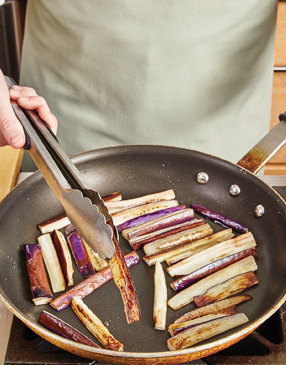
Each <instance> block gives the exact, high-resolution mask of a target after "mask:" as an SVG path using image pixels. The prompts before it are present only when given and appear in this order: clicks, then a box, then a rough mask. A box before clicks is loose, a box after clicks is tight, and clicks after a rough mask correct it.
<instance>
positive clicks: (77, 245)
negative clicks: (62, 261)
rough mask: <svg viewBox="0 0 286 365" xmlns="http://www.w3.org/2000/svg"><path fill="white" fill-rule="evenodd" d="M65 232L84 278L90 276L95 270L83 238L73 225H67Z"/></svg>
mask: <svg viewBox="0 0 286 365" xmlns="http://www.w3.org/2000/svg"><path fill="white" fill-rule="evenodd" d="M65 233H66V237H67V241H68V244H69V246H70V249H71V252H72V254H73V257H74V259H75V263H76V266H77V268H78V270H79V272H80V273H81V275H82V276H83V277H84V278H88V277H89V276H91V275H93V274H94V273H95V270H94V268H93V266H92V264H91V262H90V259H89V257H88V253H87V251H86V248H85V246H84V243H83V241H82V238H81V237H80V235H79V234H78V232H77V231H76V229H75V227H74V226H72V225H69V226H67V228H66V230H65Z"/></svg>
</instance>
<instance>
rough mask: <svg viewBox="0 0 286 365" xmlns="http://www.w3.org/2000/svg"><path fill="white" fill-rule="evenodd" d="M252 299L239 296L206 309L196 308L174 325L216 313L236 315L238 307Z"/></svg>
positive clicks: (177, 320)
mask: <svg viewBox="0 0 286 365" xmlns="http://www.w3.org/2000/svg"><path fill="white" fill-rule="evenodd" d="M251 299H252V297H251V296H250V295H247V294H244V295H237V296H235V297H231V298H227V299H223V300H220V301H219V302H215V303H212V304H208V305H206V306H204V307H201V308H196V309H194V310H192V311H190V312H187V313H185V314H184V315H183V316H181V317H180V318H178V319H176V320H175V322H174V323H182V322H186V321H190V320H192V319H195V318H198V317H203V316H206V315H207V314H214V313H225V314H234V313H235V312H236V306H237V305H239V304H241V303H244V302H247V301H249V300H251Z"/></svg>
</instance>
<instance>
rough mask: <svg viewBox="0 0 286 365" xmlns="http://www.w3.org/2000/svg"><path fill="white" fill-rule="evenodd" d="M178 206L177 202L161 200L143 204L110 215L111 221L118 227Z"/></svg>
mask: <svg viewBox="0 0 286 365" xmlns="http://www.w3.org/2000/svg"><path fill="white" fill-rule="evenodd" d="M178 205H179V203H178V202H177V200H163V201H160V202H154V203H149V204H144V205H140V206H138V207H133V208H129V209H125V210H122V211H120V212H118V213H115V214H112V219H113V223H114V225H115V226H120V225H122V224H123V223H125V222H127V221H129V220H131V219H134V218H137V217H140V216H142V215H146V214H150V213H154V212H156V211H158V210H162V209H166V208H172V207H176V206H178Z"/></svg>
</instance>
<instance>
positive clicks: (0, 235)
mask: <svg viewBox="0 0 286 365" xmlns="http://www.w3.org/2000/svg"><path fill="white" fill-rule="evenodd" d="M73 161H74V162H75V163H76V164H77V165H78V167H79V169H80V170H81V172H82V173H83V174H84V176H85V177H86V179H87V180H88V181H89V182H90V183H91V185H92V186H93V187H94V189H96V190H98V191H99V192H100V193H101V194H102V195H105V194H108V193H110V192H112V191H119V192H121V193H122V195H123V197H124V198H132V197H136V196H140V195H143V194H148V193H152V192H158V191H161V190H164V189H169V188H173V189H174V191H175V193H176V196H177V199H178V200H179V202H181V203H185V204H188V205H189V204H191V203H199V204H202V205H205V206H208V207H210V208H212V209H214V210H217V211H219V212H221V213H223V214H225V215H228V216H230V217H232V218H234V219H235V220H237V221H239V222H241V223H242V224H244V225H246V226H247V227H248V228H249V229H250V230H251V231H252V232H253V234H254V236H255V238H256V241H257V245H258V259H257V263H258V271H257V277H258V279H259V281H260V282H259V285H258V286H256V287H254V288H252V289H250V290H248V291H247V293H249V294H250V295H252V296H253V299H252V300H251V301H249V302H247V303H245V304H242V305H240V306H239V311H243V312H245V313H246V315H247V316H248V317H249V319H250V322H249V323H248V324H246V325H243V326H241V327H238V328H236V329H233V330H231V331H228V332H226V333H224V334H222V335H220V336H217V337H215V338H213V339H210V340H207V341H205V342H203V343H201V344H198V345H197V346H194V347H192V348H190V349H186V350H182V351H175V352H170V351H168V350H167V347H166V340H167V338H168V334H167V331H163V332H162V331H155V330H154V329H153V319H152V309H153V290H154V287H153V269H154V268H152V267H151V268H150V267H147V265H146V264H145V263H144V262H142V263H140V264H139V265H137V266H135V267H134V268H132V269H131V275H132V277H133V279H134V282H135V287H136V289H137V294H138V297H139V301H140V305H141V310H142V319H141V321H140V322H137V323H134V324H132V325H128V324H127V323H126V320H125V315H124V311H123V305H122V302H121V298H120V294H119V292H118V290H117V289H116V287H115V285H114V283H113V282H109V283H108V284H106V285H104V286H103V287H102V288H100V289H99V290H97V291H96V292H94V293H92V294H90V295H89V296H88V297H86V298H85V299H84V301H85V302H86V304H87V305H88V306H90V308H91V309H92V310H93V311H94V312H95V313H96V314H97V315H98V316H99V317H100V318H101V319H102V320H103V321H106V322H108V324H109V329H110V332H111V333H112V334H113V335H114V336H115V337H116V338H118V339H119V340H120V341H121V342H123V343H124V346H125V352H124V353H122V352H113V351H109V350H104V349H102V350H101V349H95V348H91V347H88V346H84V345H80V344H77V343H74V342H71V341H69V340H66V339H63V338H61V337H59V336H57V335H55V334H53V333H52V332H50V331H48V330H46V329H44V328H43V327H42V326H40V325H38V324H37V320H38V317H39V314H40V312H41V310H43V309H45V310H48V311H50V312H52V313H54V314H55V315H58V316H59V317H60V318H62V319H63V320H65V321H67V322H68V323H70V324H71V325H73V326H74V327H76V328H77V329H79V330H80V331H82V332H84V333H85V334H87V335H89V334H88V333H87V331H86V330H85V328H83V326H82V324H81V323H80V322H79V320H78V319H77V318H76V317H75V315H74V314H73V313H72V311H71V309H70V308H68V309H65V310H63V311H61V312H56V311H55V310H53V309H52V308H51V307H50V306H49V305H45V306H42V307H37V306H34V304H33V303H32V301H31V295H30V288H29V280H28V276H27V271H26V266H25V259H24V253H23V249H22V247H23V244H25V243H34V242H36V237H37V236H38V235H39V231H38V230H37V228H36V227H37V224H38V223H40V222H42V221H45V220H47V219H48V218H51V217H53V216H56V215H58V214H60V213H62V212H63V210H62V208H61V206H60V205H59V203H58V202H57V201H56V199H55V198H54V196H53V195H52V193H51V191H50V189H49V188H48V186H47V184H46V183H45V181H44V180H43V178H42V177H41V175H40V173H39V172H36V173H35V174H33V175H32V176H31V177H30V178H28V179H27V180H26V181H24V182H23V183H21V184H20V185H19V186H18V187H16V188H15V189H14V190H13V191H12V192H11V193H10V194H9V195H8V196H7V197H6V198H5V199H4V201H3V202H2V204H1V205H0V293H1V294H0V296H1V298H2V300H4V302H5V303H6V305H7V306H8V308H9V309H10V310H11V311H12V312H13V313H14V314H15V315H16V316H17V317H18V318H20V319H21V320H22V321H23V322H24V323H25V324H26V325H27V326H29V327H30V328H31V329H32V330H34V331H35V332H36V333H38V334H39V335H40V336H42V337H44V338H46V339H47V340H48V341H50V342H52V343H53V344H56V345H58V346H59V347H61V348H63V349H65V350H67V351H70V352H72V353H74V354H77V355H80V356H83V357H87V358H90V359H96V360H98V361H104V362H109V363H122V364H123V363H124V364H125V363H130V364H135V363H136V364H141V363H142V364H143V363H144V364H146V363H179V362H185V361H190V360H193V359H196V358H199V357H203V356H207V355H210V354H211V353H214V352H216V351H219V350H221V349H223V348H225V347H228V346H229V345H231V344H232V343H235V342H237V341H239V340H240V339H241V338H243V337H245V336H246V335H248V334H249V333H250V332H252V331H253V330H255V328H257V327H258V326H259V325H260V324H261V323H262V322H264V321H265V320H266V319H267V318H269V317H270V316H271V315H272V314H273V313H274V312H275V311H276V310H277V309H278V308H279V307H280V306H281V305H282V304H283V302H284V301H285V299H286V295H285V280H286V264H285V263H286V206H285V202H284V201H283V199H282V198H281V197H280V196H279V195H278V194H277V193H276V192H275V191H274V190H273V189H271V188H270V187H269V186H267V185H266V184H265V183H264V182H262V181H261V180H259V179H258V178H257V177H256V176H255V175H253V174H252V173H250V172H248V171H247V170H246V169H244V168H242V167H240V166H237V165H234V164H232V163H229V162H227V161H224V160H222V159H219V158H216V157H213V156H210V155H207V154H204V153H200V152H196V151H191V150H186V149H179V148H172V147H163V146H122V147H114V148H106V149H101V150H95V151H91V152H86V153H83V154H80V155H78V156H76V157H74V159H73ZM201 171H203V172H206V173H207V174H208V176H209V181H208V183H207V184H199V183H198V182H197V179H196V176H197V173H198V172H201ZM232 184H237V185H239V187H240V189H241V193H240V195H238V196H236V197H234V196H232V195H230V193H229V189H230V186H231V185H232ZM258 204H262V205H263V206H264V208H265V214H264V215H263V216H262V217H260V218H257V217H256V215H255V213H254V211H255V208H256V206H257V205H258ZM216 230H217V228H216ZM121 244H122V248H123V249H124V251H128V250H130V249H129V247H128V245H127V243H126V242H124V240H123V239H121ZM80 280H82V278H81V277H80V275H79V274H78V273H77V274H76V282H79V281H80ZM167 280H169V278H167ZM173 294H174V293H173V292H172V291H171V289H169V297H170V296H171V295H173ZM192 308H193V305H192V304H189V305H188V306H186V307H184V308H182V309H180V310H178V311H173V310H172V309H168V318H167V323H168V324H169V323H171V322H172V321H174V320H175V319H176V318H178V317H179V316H180V315H182V314H183V313H185V312H187V311H189V310H191V309H192Z"/></svg>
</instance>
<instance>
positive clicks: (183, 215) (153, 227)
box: [122, 208, 194, 240]
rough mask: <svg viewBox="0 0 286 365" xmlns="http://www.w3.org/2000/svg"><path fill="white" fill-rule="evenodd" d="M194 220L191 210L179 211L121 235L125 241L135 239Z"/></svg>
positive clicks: (140, 225) (127, 230)
mask: <svg viewBox="0 0 286 365" xmlns="http://www.w3.org/2000/svg"><path fill="white" fill-rule="evenodd" d="M192 219H194V211H193V209H190V208H187V209H181V210H178V211H175V212H171V213H169V214H166V215H165V216H161V217H158V218H156V219H152V220H150V221H148V222H144V223H141V224H137V225H136V226H134V227H131V228H128V229H125V230H124V231H122V235H123V237H124V238H125V239H126V240H132V239H135V238H136V237H138V236H143V235H146V234H148V233H153V232H155V231H159V230H161V229H165V228H168V227H170V226H174V225H177V224H180V223H185V222H188V221H191V220H192Z"/></svg>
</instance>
